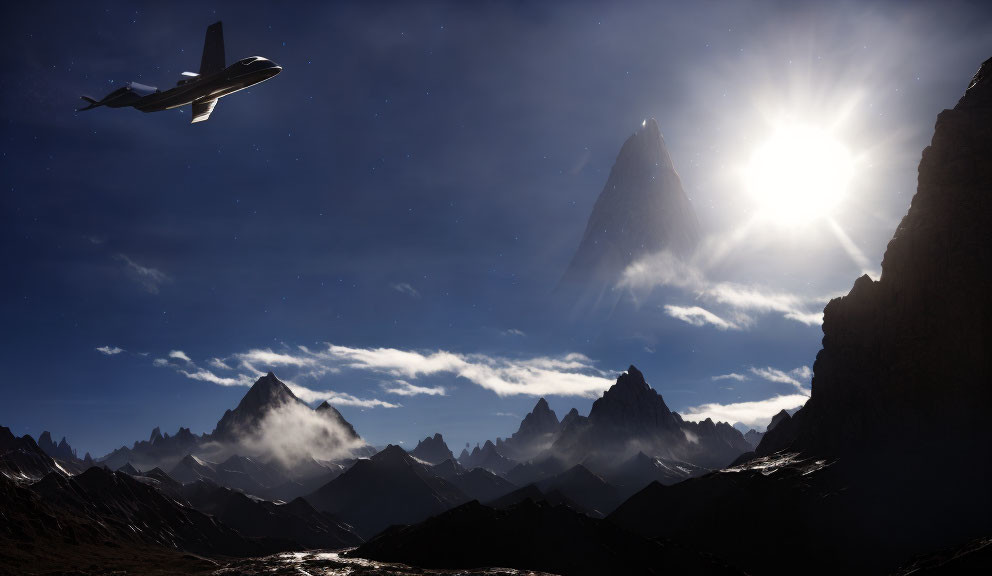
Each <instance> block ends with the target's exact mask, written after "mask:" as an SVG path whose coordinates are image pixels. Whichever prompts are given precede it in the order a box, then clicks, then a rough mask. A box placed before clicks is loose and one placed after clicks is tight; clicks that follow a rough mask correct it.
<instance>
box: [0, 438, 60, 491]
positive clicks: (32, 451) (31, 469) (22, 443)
mask: <svg viewBox="0 0 992 576" xmlns="http://www.w3.org/2000/svg"><path fill="white" fill-rule="evenodd" d="M50 439H51V438H49V440H50ZM52 472H61V469H60V468H59V465H58V464H56V462H55V460H53V459H52V457H51V456H49V455H48V454H45V451H44V450H42V449H41V448H40V447H39V446H38V444H37V443H35V441H34V439H33V438H31V437H30V436H28V435H26V434H25V435H24V436H22V437H20V438H18V437H16V436H14V434H13V433H12V432H11V431H10V428H6V427H4V426H0V475H2V476H5V477H7V478H9V479H11V480H13V481H17V482H32V481H35V480H39V479H41V478H42V477H44V476H46V475H48V474H50V473H52Z"/></svg>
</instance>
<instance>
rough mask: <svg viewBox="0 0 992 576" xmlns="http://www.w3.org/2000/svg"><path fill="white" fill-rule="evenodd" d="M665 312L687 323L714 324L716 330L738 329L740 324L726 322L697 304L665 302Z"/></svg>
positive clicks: (697, 324) (694, 324) (698, 324)
mask: <svg viewBox="0 0 992 576" xmlns="http://www.w3.org/2000/svg"><path fill="white" fill-rule="evenodd" d="M665 314H668V315H669V316H671V317H672V318H675V319H678V320H681V321H683V322H685V323H687V324H692V325H693V326H705V325H706V324H710V325H712V326H715V327H716V328H717V329H718V330H740V326H738V325H736V324H734V323H733V322H728V321H727V320H724V319H723V318H720V317H719V316H717V315H716V314H714V313H712V312H710V311H709V310H707V309H705V308H701V307H699V306H673V305H671V304H666V305H665Z"/></svg>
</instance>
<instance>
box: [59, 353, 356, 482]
mask: <svg viewBox="0 0 992 576" xmlns="http://www.w3.org/2000/svg"><path fill="white" fill-rule="evenodd" d="M287 405H291V406H298V407H299V408H300V409H301V410H304V411H310V408H309V406H307V405H306V404H305V403H303V401H301V400H300V399H299V398H297V397H296V395H294V394H293V392H292V390H290V389H289V387H288V386H286V385H285V384H284V383H283V382H282V381H281V380H279V379H278V378H277V377H276V376H275V374H273V373H272V372H269V373H268V374H266V375H265V376H262V377H261V378H259V379H258V380H256V381H255V383H254V384H253V385H252V386H251V388H249V389H248V391H247V392H246V393H245V395H244V396H243V397H242V399H241V401H240V402H239V403H238V405H237V406H236V407H235V408H234V409H233V410H227V411H226V412H225V413H224V415H223V416H222V417H221V418H220V420H219V421H218V422H217V425H216V427H215V429H214V431H213V433H211V434H204V435H195V434H193V433H192V432H190V430H189V428H182V427H180V428H179V431H178V432H177V433H176V435H174V436H169V434H168V433H165V434H162V432H161V431H160V429H159V428H158V427H155V428H154V429H153V430H152V432H151V434H150V436H149V439H148V440H143V441H138V442H135V443H134V445H133V446H132V447H130V448H128V447H121V448H118V449H117V450H114V451H113V452H111V453H110V454H108V455H107V456H104V457H102V458H99V459H98V460H97V462H98V463H99V464H102V465H106V466H107V467H109V468H111V469H120V468H121V467H122V466H125V465H128V464H130V465H132V466H134V467H135V468H136V469H139V470H144V469H151V468H162V469H163V470H168V471H169V473H170V474H171V475H172V476H173V477H174V478H176V479H177V480H179V481H180V482H195V481H197V480H199V479H209V480H211V481H213V482H216V483H218V484H220V485H222V486H227V487H229V488H234V489H236V490H241V491H243V492H246V493H248V494H253V495H256V496H259V497H263V498H273V499H282V500H286V501H289V500H293V499H294V498H296V497H299V496H302V495H304V494H309V493H310V492H312V491H314V490H315V489H317V488H318V487H320V486H322V485H324V484H326V483H327V482H328V481H330V480H331V479H332V478H334V477H335V476H337V475H338V474H340V473H341V471H342V469H343V466H344V465H345V464H350V460H351V459H350V458H346V459H343V460H341V461H334V462H331V461H317V460H316V459H315V458H313V457H310V458H303V459H300V460H294V461H291V462H287V461H284V460H285V459H280V458H277V457H276V456H277V455H276V454H272V453H268V452H264V448H263V449H259V448H257V447H258V446H259V443H258V442H257V438H256V437H255V436H254V435H255V434H257V433H258V432H259V426H260V425H261V424H262V422H263V421H264V420H265V418H266V416H267V415H268V414H270V413H272V411H274V410H278V409H280V408H282V407H284V406H287ZM313 412H314V413H316V414H318V415H320V416H321V417H323V418H325V419H327V420H328V421H329V422H330V423H331V424H332V426H331V427H330V428H329V430H328V429H323V428H321V429H319V430H315V432H314V434H315V435H316V437H319V438H321V439H322V440H324V444H326V445H327V446H330V445H335V446H337V445H343V444H344V443H348V445H349V446H351V447H352V448H353V449H352V450H351V453H352V456H353V457H360V456H370V455H371V454H374V453H375V450H374V449H373V448H372V447H371V446H368V445H367V444H365V443H364V442H363V441H362V439H361V437H360V436H359V435H358V433H357V432H356V431H355V428H354V426H352V425H351V423H349V422H348V421H347V420H345V419H344V417H343V416H342V415H341V413H340V412H338V411H337V409H335V408H334V407H333V406H331V405H330V404H328V403H327V402H323V403H322V404H320V405H319V406H318V407H317V408H316V409H314V411H313ZM301 414H302V413H301ZM331 432H333V433H331ZM263 445H264V443H263ZM327 446H324V448H326V447H327ZM243 450H253V451H258V450H262V451H263V452H262V453H259V454H258V455H257V456H245V455H243V453H242V451H243ZM253 453H254V452H253ZM218 462H219V464H218ZM77 468H78V469H83V468H85V464H84V463H80V464H79V465H78V466H77Z"/></svg>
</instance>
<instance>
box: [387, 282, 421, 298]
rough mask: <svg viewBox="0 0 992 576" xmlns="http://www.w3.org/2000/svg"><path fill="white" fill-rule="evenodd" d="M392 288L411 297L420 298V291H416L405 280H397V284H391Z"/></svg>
mask: <svg viewBox="0 0 992 576" xmlns="http://www.w3.org/2000/svg"><path fill="white" fill-rule="evenodd" d="M393 290H396V291H397V292H399V293H400V294H406V295H408V296H411V297H413V298H420V292H418V291H417V289H416V288H414V287H413V286H411V285H410V284H409V283H407V282H399V283H397V284H393Z"/></svg>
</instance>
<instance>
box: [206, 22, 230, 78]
mask: <svg viewBox="0 0 992 576" xmlns="http://www.w3.org/2000/svg"><path fill="white" fill-rule="evenodd" d="M223 69H224V28H223V26H221V23H220V22H214V23H213V24H211V25H210V26H208V27H207V38H206V39H205V40H204V41H203V57H202V58H201V59H200V76H206V75H207V74H213V73H214V72H220V71H221V70H223Z"/></svg>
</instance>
